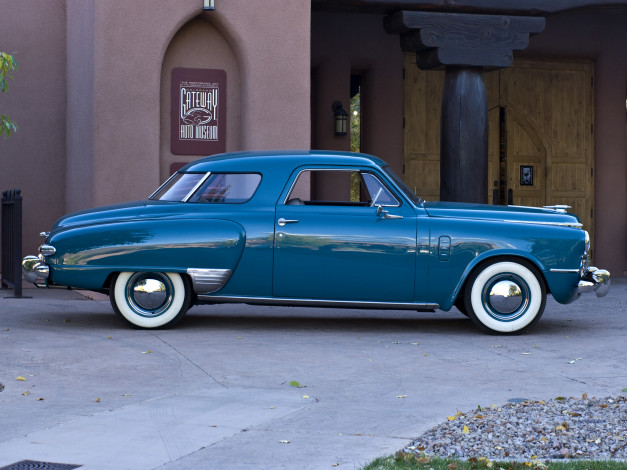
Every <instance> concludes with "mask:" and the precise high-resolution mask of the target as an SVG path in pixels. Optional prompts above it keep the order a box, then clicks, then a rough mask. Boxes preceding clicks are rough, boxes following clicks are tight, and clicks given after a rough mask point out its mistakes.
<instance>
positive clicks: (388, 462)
mask: <svg viewBox="0 0 627 470" xmlns="http://www.w3.org/2000/svg"><path fill="white" fill-rule="evenodd" d="M417 469H420V470H627V462H619V461H614V460H602V461H600V460H571V461H567V462H566V461H565V462H560V461H548V462H544V461H541V460H532V461H529V462H511V461H505V462H499V461H491V460H488V459H486V458H483V457H480V458H478V459H476V458H471V459H468V460H457V459H445V458H442V457H431V456H429V457H428V456H424V455H422V456H421V455H416V454H409V453H404V452H398V453H396V454H395V455H391V456H389V457H380V458H378V459H376V460H374V461H373V462H371V463H369V464H368V465H366V466H365V467H363V470H417Z"/></svg>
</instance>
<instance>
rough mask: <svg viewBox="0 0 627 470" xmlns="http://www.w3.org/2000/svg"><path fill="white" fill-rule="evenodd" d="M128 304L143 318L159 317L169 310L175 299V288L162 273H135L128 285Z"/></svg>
mask: <svg viewBox="0 0 627 470" xmlns="http://www.w3.org/2000/svg"><path fill="white" fill-rule="evenodd" d="M125 294H126V302H127V304H128V306H129V307H130V308H131V309H132V310H133V311H134V312H135V313H136V314H137V315H140V316H142V317H150V318H152V317H158V316H159V315H161V314H163V313H164V312H165V311H167V310H168V308H169V307H170V305H171V304H172V300H173V298H174V287H173V286H172V282H171V281H170V279H168V277H167V276H163V275H162V274H160V273H135V274H133V275H132V276H131V277H130V278H129V280H128V281H127V283H126V289H125Z"/></svg>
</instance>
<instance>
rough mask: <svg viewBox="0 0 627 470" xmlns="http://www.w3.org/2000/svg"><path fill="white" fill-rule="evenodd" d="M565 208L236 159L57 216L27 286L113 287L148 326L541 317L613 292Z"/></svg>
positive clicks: (312, 154) (337, 161)
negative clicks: (278, 316) (330, 314)
mask: <svg viewBox="0 0 627 470" xmlns="http://www.w3.org/2000/svg"><path fill="white" fill-rule="evenodd" d="M566 209H567V207H565V206H556V207H549V208H531V207H514V206H490V205H479V204H463V203H450V202H427V201H424V200H423V199H421V198H420V197H418V196H416V195H415V194H414V193H413V192H412V191H411V190H409V189H408V188H407V186H406V185H405V184H404V183H403V181H402V180H401V179H400V178H399V177H398V176H396V175H395V174H394V172H393V171H392V170H391V169H390V167H389V166H388V165H387V164H386V163H385V162H384V161H382V160H380V159H378V158H376V157H373V156H369V155H364V154H354V153H343V152H322V151H281V152H270V151H264V152H237V153H227V154H222V155H218V156H212V157H208V158H204V159H200V160H197V161H195V162H193V163H190V164H188V165H187V166H185V167H183V168H182V169H181V170H180V171H178V172H177V173H175V174H174V175H173V176H172V177H171V178H170V179H168V180H167V181H166V182H165V183H164V184H163V185H162V186H161V187H160V188H159V189H157V191H155V193H154V194H152V195H151V196H150V197H149V198H148V199H146V200H143V201H138V202H132V203H127V204H119V205H113V206H107V207H101V208H96V209H92V210H86V211H82V212H77V213H74V214H70V215H67V216H65V217H62V218H61V219H59V220H58V221H57V222H56V223H55V225H54V227H52V230H51V231H50V232H49V233H44V234H42V235H43V236H45V238H46V240H45V243H44V244H43V245H42V246H41V247H40V248H39V256H27V257H26V258H25V259H24V261H23V270H24V275H25V277H26V279H27V280H29V281H31V282H34V283H35V284H36V285H38V286H40V287H56V286H65V287H72V288H77V289H88V290H94V291H98V292H104V293H107V294H109V296H110V299H111V304H112V306H113V309H114V310H115V312H116V313H117V314H118V315H120V316H121V317H122V318H123V319H125V320H126V321H128V322H130V323H131V324H132V325H135V326H138V327H143V328H159V327H169V326H172V325H174V324H176V323H177V322H178V321H179V320H181V318H182V317H183V316H184V315H185V313H186V312H187V310H188V309H189V308H190V307H191V306H193V305H196V304H218V303H226V302H238V303H246V304H255V305H292V306H294V305H297V306H318V307H320V306H323V307H347V308H362V309H363V308H370V309H389V310H392V309H403V310H415V311H416V310H417V311H423V310H432V309H441V310H445V311H448V310H450V309H451V308H453V307H454V306H455V307H457V308H458V309H459V310H460V311H461V312H462V313H463V314H465V315H467V316H468V317H470V319H472V321H473V322H474V323H475V324H476V325H477V326H478V327H480V328H482V329H483V330H486V331H488V332H497V333H517V332H521V331H523V330H526V329H528V328H530V327H531V326H533V325H534V324H536V323H537V322H538V320H539V319H540V316H541V315H542V313H543V311H544V307H545V303H546V296H547V293H550V294H551V295H552V296H553V297H554V298H555V299H556V300H557V301H558V302H560V303H568V302H572V301H573V300H575V299H576V298H577V297H578V296H579V295H580V293H582V292H591V291H596V294H597V295H598V296H602V295H604V294H605V293H606V292H607V290H608V289H609V286H610V274H609V273H608V272H607V271H605V270H601V269H597V268H594V267H590V266H589V261H588V259H589V256H588V253H589V249H590V240H589V237H588V233H587V232H586V231H584V230H583V229H582V228H581V224H580V223H579V220H578V219H577V217H576V216H574V215H571V214H568V213H567V212H566Z"/></svg>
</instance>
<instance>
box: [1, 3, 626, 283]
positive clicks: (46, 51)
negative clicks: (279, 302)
mask: <svg viewBox="0 0 627 470" xmlns="http://www.w3.org/2000/svg"><path fill="white" fill-rule="evenodd" d="M547 3H548V4H550V5H548V6H547V5H546V4H547ZM402 10H405V11H422V12H427V13H430V14H431V13H445V14H447V15H461V14H463V15H474V16H473V18H474V17H478V16H479V15H492V18H497V19H498V21H501V19H502V18H505V20H503V21H505V23H508V24H509V23H510V22H511V23H512V24H513V23H514V22H515V20H512V18H514V19H516V18H518V17H525V18H535V19H536V20H533V21H532V23H533V24H534V25H537V24H539V23H538V20H537V19H539V21H540V22H543V23H542V25H541V26H542V27H541V28H538V29H537V30H534V28H530V29H529V30H528V31H526V34H527V36H525V37H529V34H530V37H529V41H528V45H527V44H526V43H524V41H523V43H524V44H523V45H522V46H521V45H518V46H517V47H514V48H513V49H512V53H513V57H514V61H513V63H512V64H511V66H510V65H509V64H508V65H507V66H498V67H496V66H489V65H488V66H485V67H483V65H484V64H480V65H481V66H482V68H481V72H482V73H483V81H484V83H485V94H486V95H485V96H486V98H485V100H486V101H487V114H486V119H487V122H488V123H489V135H488V141H487V146H488V150H487V154H488V161H487V162H486V163H487V166H486V168H487V184H486V182H485V181H481V182H480V184H481V186H480V187H481V188H483V189H482V190H481V191H482V192H483V193H484V194H485V195H486V200H488V201H489V202H490V203H494V202H496V203H508V202H510V203H514V204H529V205H546V204H569V205H571V206H573V210H574V211H575V212H576V213H577V215H578V216H579V217H580V218H581V219H582V221H583V222H584V223H585V224H586V228H588V229H589V230H590V231H591V233H593V236H594V248H595V251H594V254H595V263H597V264H598V265H600V266H602V267H604V268H607V269H609V270H610V271H611V272H612V274H613V275H614V276H623V275H627V135H626V134H627V132H626V109H625V106H626V98H627V0H614V1H602V0H562V1H559V2H558V1H555V2H546V1H541V0H528V1H525V0H520V1H518V2H513V1H505V0H493V1H490V0H464V1H441V0H440V1H412V0H399V1H393V0H333V1H331V0H329V1H325V0H266V1H264V2H251V1H249V0H215V10H212V11H204V10H203V1H202V0H177V1H166V0H160V1H155V0H134V1H132V2H128V1H121V0H50V1H46V2H43V1H39V0H21V1H19V2H16V1H10V0H0V12H2V14H1V16H0V50H2V51H5V52H9V53H12V54H14V55H15V57H16V58H17V60H18V63H19V69H18V70H17V71H16V72H15V74H14V77H15V78H14V80H12V81H11V82H10V88H9V91H8V92H7V93H4V94H2V95H0V111H1V112H2V113H3V114H8V115H9V116H11V117H12V118H13V119H14V120H15V121H16V122H17V123H18V125H19V131H18V132H17V133H16V134H14V135H13V136H12V137H11V138H10V139H4V138H2V139H0V188H1V189H11V188H21V189H22V194H23V197H24V212H25V213H24V251H25V252H32V251H33V250H35V249H36V247H37V246H38V244H39V237H38V233H39V232H40V231H42V230H48V229H49V228H50V226H51V225H52V223H53V222H54V220H55V219H56V218H57V217H59V216H60V215H62V214H64V213H67V212H70V211H74V210H78V209H83V208H88V207H92V206H96V205H103V204H109V203H115V202H120V201H126V200H133V199H140V198H145V197H146V196H148V195H149V194H150V193H152V191H153V190H154V189H155V188H156V187H157V186H158V185H159V184H160V182H162V181H163V180H165V179H166V178H167V177H168V176H169V174H170V172H171V171H172V169H175V168H176V167H177V166H178V165H180V164H181V163H183V162H188V161H191V160H193V159H195V158H198V157H199V156H204V154H205V153H214V151H213V149H219V150H220V151H222V150H225V151H232V150H246V149H288V148H294V149H307V148H320V149H335V150H350V138H349V136H341V135H336V134H335V132H334V115H333V111H332V109H331V105H332V103H333V102H334V101H340V102H341V103H342V104H343V106H344V108H345V109H349V108H348V106H349V102H350V99H351V96H352V95H354V94H355V93H356V92H357V91H359V96H360V111H361V124H360V125H361V132H360V134H361V143H360V148H361V150H362V151H363V152H366V153H372V154H375V155H378V156H380V157H382V158H384V159H385V160H387V161H389V162H390V163H391V164H392V166H393V167H394V168H395V170H397V171H398V172H399V173H402V174H403V176H404V178H405V180H406V182H408V184H409V185H411V186H412V187H416V191H417V193H418V194H421V195H423V196H425V197H426V198H428V199H437V198H439V197H440V189H441V188H440V168H441V165H440V158H441V155H440V119H441V117H440V113H441V102H442V93H443V89H444V87H445V85H444V81H445V79H444V74H445V72H443V71H442V70H443V69H444V68H446V67H445V65H446V64H439V65H440V66H439V67H436V70H428V71H426V70H421V69H420V68H418V67H417V66H416V50H414V49H412V46H411V44H409V43H408V41H402V40H401V36H404V34H405V33H407V31H405V30H403V28H401V30H399V29H398V28H397V29H394V28H390V27H389V20H386V18H387V17H390V15H392V16H393V15H394V14H395V13H397V12H400V11H402ZM397 15H398V13H397ZM434 18H437V17H434ZM488 20H489V18H488ZM488 20H485V21H488ZM438 21H439V20H438ZM443 21H445V22H446V21H448V19H445V20H443ZM481 21H484V19H483V17H482V19H481ZM465 24H470V23H468V22H467V23H465ZM384 25H387V26H388V27H387V30H386V27H385V26H384ZM446 34H448V33H446ZM464 34H470V36H468V37H472V34H473V31H469V30H468V29H467V28H465V30H464V31H462V38H463V37H464V36H463V35H464ZM505 36H506V35H505ZM505 36H498V35H496V36H495V37H494V38H492V40H493V42H494V41H506V40H508V39H507V37H505ZM523 39H524V38H523ZM456 40H457V41H458V42H459V41H460V38H459V37H457V38H456ZM470 42H472V41H470ZM401 44H403V47H401ZM423 46H424V44H423ZM421 47H422V46H421ZM418 49H420V47H418ZM419 61H420V59H419ZM436 65H437V64H436ZM475 65H476V64H475ZM180 69H183V72H181V73H183V77H182V78H181V77H179V76H178V75H176V73H175V70H180ZM191 69H201V70H208V71H214V72H215V71H219V72H220V73H221V74H222V75H221V76H222V77H224V78H223V81H220V82H218V79H217V78H216V79H215V81H213V79H212V78H208V79H206V80H205V81H204V82H203V81H202V80H200V79H196V78H193V76H192V75H193V74H192V75H187V76H185V73H189V74H191V73H192V72H189V71H190V70H191ZM450 69H451V68H450V67H449V70H450ZM473 70H476V68H473ZM190 77H191V78H190ZM211 77H213V76H211ZM173 80H175V81H176V83H175V84H174V86H173V83H172V82H173ZM221 80H222V79H221ZM201 82H202V83H204V84H205V86H209V85H211V86H213V85H215V86H216V87H218V84H219V87H218V88H219V92H220V106H219V110H220V112H221V113H222V114H221V119H223V121H221V123H220V130H219V134H216V135H215V136H214V137H215V139H213V142H214V144H216V145H217V146H216V145H214V146H209V147H206V148H209V149H211V150H210V151H209V152H204V153H202V152H198V153H197V154H194V153H192V152H194V150H191V151H190V150H185V149H183V150H180V149H177V148H175V146H174V144H173V140H176V139H179V138H180V139H182V140H184V139H183V137H184V136H183V134H180V133H179V135H178V137H177V134H176V133H173V131H172V127H173V126H174V125H175V124H174V121H175V120H176V116H177V112H178V111H177V109H178V108H176V107H177V106H181V94H180V93H179V94H178V95H177V93H178V92H177V91H176V90H178V91H180V90H181V89H183V88H185V87H187V90H191V89H194V86H200V85H199V83H201ZM207 84H209V85H207ZM212 84H213V85H212ZM177 96H178V98H177ZM194 96H195V95H194ZM445 96H447V95H446V94H445ZM188 104H189V103H188ZM192 104H193V103H192ZM183 105H184V104H183ZM181 132H182V131H181ZM216 132H217V131H216ZM212 145H213V144H212ZM173 149H174V150H175V151H176V152H174V151H173ZM461 151H462V152H463V151H464V148H462V149H461ZM443 171H447V168H445V167H444V166H443ZM484 173H485V172H484ZM530 175H532V177H531V179H529V176H530ZM462 176H463V175H462ZM484 186H485V187H484Z"/></svg>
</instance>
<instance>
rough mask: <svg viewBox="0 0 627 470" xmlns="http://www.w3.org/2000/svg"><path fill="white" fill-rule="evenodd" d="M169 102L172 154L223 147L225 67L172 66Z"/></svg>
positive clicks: (208, 151) (202, 152) (209, 152)
mask: <svg viewBox="0 0 627 470" xmlns="http://www.w3.org/2000/svg"><path fill="white" fill-rule="evenodd" d="M171 103H172V120H171V129H172V133H171V135H172V138H171V142H172V144H171V150H172V153H173V154H175V155H212V154H215V153H221V152H224V151H225V150H226V71H224V70H212V69H188V68H175V69H173V70H172V93H171Z"/></svg>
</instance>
